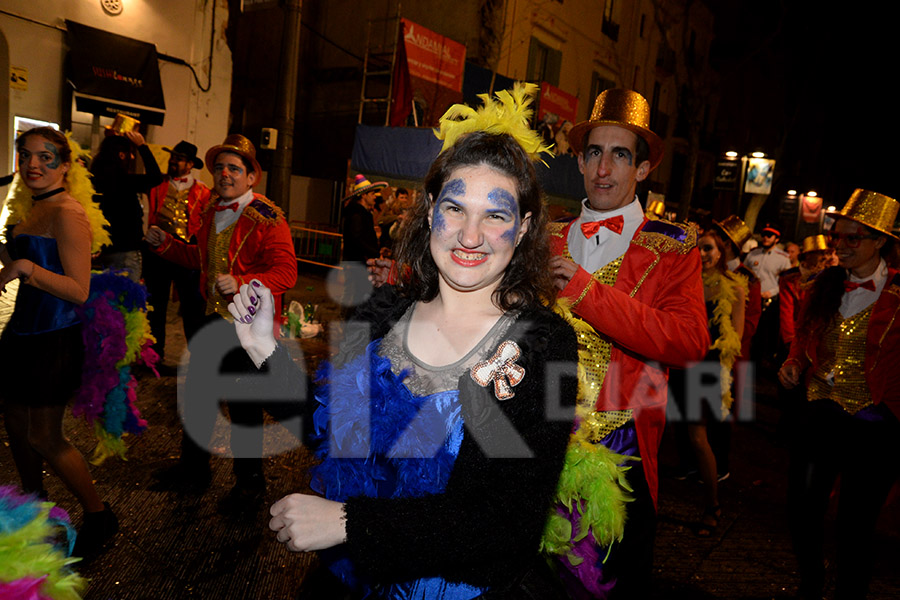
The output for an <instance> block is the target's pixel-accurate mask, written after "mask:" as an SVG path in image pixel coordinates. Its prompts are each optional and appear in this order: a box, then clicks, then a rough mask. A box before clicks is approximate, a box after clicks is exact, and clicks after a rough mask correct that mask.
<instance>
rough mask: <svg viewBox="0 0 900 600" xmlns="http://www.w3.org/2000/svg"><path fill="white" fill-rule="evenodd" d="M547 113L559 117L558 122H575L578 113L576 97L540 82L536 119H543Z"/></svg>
mask: <svg viewBox="0 0 900 600" xmlns="http://www.w3.org/2000/svg"><path fill="white" fill-rule="evenodd" d="M547 113H552V114H554V115H556V116H557V117H559V124H560V125H562V123H563V122H565V121H569V122H570V123H575V122H576V116H577V114H578V98H576V97H575V96H573V95H572V94H569V93H566V92H564V91H562V90H561V89H559V88H558V87H554V86H552V85H550V84H549V83H547V82H546V81H544V82H541V105H540V108H539V110H538V121H543V120H544V117H545V116H546V115H547Z"/></svg>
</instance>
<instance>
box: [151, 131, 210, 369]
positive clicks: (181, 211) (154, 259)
mask: <svg viewBox="0 0 900 600" xmlns="http://www.w3.org/2000/svg"><path fill="white" fill-rule="evenodd" d="M163 150H165V151H166V152H168V153H169V168H168V171H167V172H166V179H165V180H164V181H163V182H162V183H161V184H159V185H158V186H156V187H155V188H153V189H152V190H150V195H149V204H150V210H149V216H148V225H149V226H156V227H159V228H160V229H162V230H163V231H165V232H166V233H168V234H169V235H172V236H175V237H177V238H178V239H180V240H181V241H183V242H185V243H188V244H189V243H192V240H193V239H194V236H195V235H196V234H197V230H198V229H199V228H200V212H201V211H202V210H203V208H204V207H205V206H206V203H207V202H208V201H209V196H210V190H209V188H208V187H206V185H205V184H204V183H203V182H202V181H200V180H198V179H196V178H195V177H194V176H193V174H192V173H191V171H192V170H193V169H202V168H203V161H202V160H200V158H199V157H198V156H197V146H195V145H194V144H191V143H190V142H186V141H183V140H182V141H180V142H178V143H177V144H175V147H174V148H171V149H170V148H163ZM143 260H144V283H145V284H146V286H147V293H148V294H149V296H150V298H149V300H150V305H151V306H152V307H153V310H152V311H151V312H150V315H149V321H150V331H151V333H152V334H153V337H154V338H155V339H156V343H155V344H154V346H153V348H154V349H155V350H156V353H157V354H159V358H160V361H162V359H163V358H164V357H165V351H166V312H167V310H168V306H169V293H170V291H171V288H172V284H173V283H174V284H175V291H176V292H177V293H178V300H179V302H180V304H181V318H182V322H183V325H184V335H185V337H186V338H187V339H188V340H190V339H191V337H192V336H193V335H194V333H195V332H196V331H197V328H198V327H199V326H200V324H201V323H202V320H203V297H202V296H201V295H200V288H199V282H200V271H199V270H197V269H188V268H186V267H183V266H181V265H179V264H178V263H174V262H171V261H168V260H166V259H164V258H162V257H160V256H159V255H158V254H156V253H155V252H153V251H151V250H149V249H148V250H145V251H144V259H143Z"/></svg>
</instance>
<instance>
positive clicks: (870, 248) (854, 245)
mask: <svg viewBox="0 0 900 600" xmlns="http://www.w3.org/2000/svg"><path fill="white" fill-rule="evenodd" d="M829 238H830V240H829V243H830V244H831V246H832V247H833V248H834V249H835V252H836V253H837V257H838V264H839V265H840V266H842V267H844V268H845V269H850V270H853V269H858V268H860V267H864V266H865V265H867V264H871V263H872V262H874V261H877V260H879V259H880V250H881V247H882V246H884V244H885V242H886V241H887V238H886V237H885V236H883V235H875V234H873V233H872V232H871V231H869V230H868V229H866V228H865V227H863V226H862V225H860V224H859V223H857V222H856V221H851V220H850V219H838V220H837V221H835V223H834V227H833V228H832V230H831V232H830V233H829Z"/></svg>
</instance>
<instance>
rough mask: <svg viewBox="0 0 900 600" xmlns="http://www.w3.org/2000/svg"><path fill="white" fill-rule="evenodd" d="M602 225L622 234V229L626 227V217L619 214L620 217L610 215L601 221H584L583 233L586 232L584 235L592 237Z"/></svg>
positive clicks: (588, 237)
mask: <svg viewBox="0 0 900 600" xmlns="http://www.w3.org/2000/svg"><path fill="white" fill-rule="evenodd" d="M601 227H606V228H607V229H609V230H610V231H612V232H613V233H618V234H621V233H622V230H623V229H624V228H625V217H623V216H622V215H619V216H618V217H610V218H608V219H601V220H600V221H593V222H591V223H582V224H581V233H583V234H584V237H586V238H587V239H591V238H592V237H594V236H595V235H597V232H598V231H600V228H601Z"/></svg>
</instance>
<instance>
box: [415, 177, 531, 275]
mask: <svg viewBox="0 0 900 600" xmlns="http://www.w3.org/2000/svg"><path fill="white" fill-rule="evenodd" d="M530 220H531V213H527V214H526V215H525V216H524V218H520V216H519V202H518V199H517V197H516V182H515V181H514V180H513V179H512V178H511V177H508V176H506V175H504V174H503V173H501V172H499V171H497V170H495V169H493V168H491V167H489V166H487V165H477V166H466V167H460V168H458V169H456V170H454V171H453V172H452V173H451V174H450V176H449V177H448V178H447V181H446V183H445V184H444V187H443V189H442V190H441V193H440V195H439V196H438V198H437V200H436V201H435V202H434V204H433V208H432V212H431V215H430V216H429V219H428V222H429V224H430V225H431V243H430V248H431V256H432V258H433V259H434V262H435V264H436V265H437V268H438V271H439V273H440V281H441V286H442V287H443V286H448V287H449V288H451V289H453V290H456V291H461V292H471V291H476V290H482V289H486V288H488V289H493V288H496V287H497V285H499V284H500V281H501V280H502V278H503V273H504V272H505V271H506V267H507V266H508V265H509V262H510V261H511V260H512V257H513V254H514V253H515V250H516V245H517V244H518V243H519V240H521V239H522V236H524V235H525V232H526V231H528V226H529V222H530Z"/></svg>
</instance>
